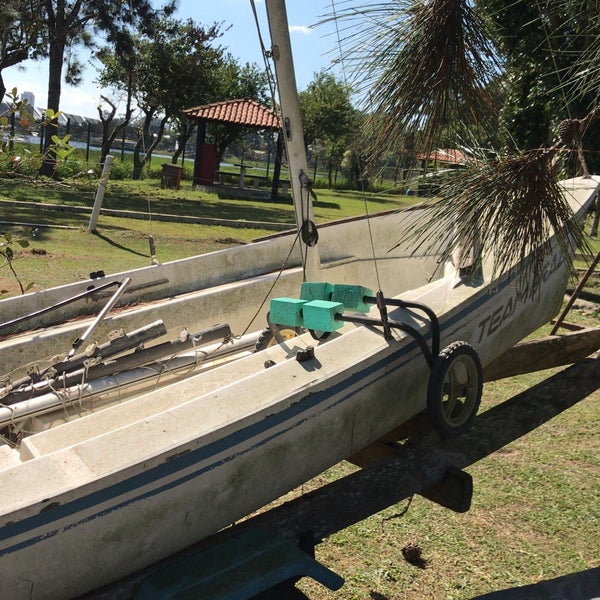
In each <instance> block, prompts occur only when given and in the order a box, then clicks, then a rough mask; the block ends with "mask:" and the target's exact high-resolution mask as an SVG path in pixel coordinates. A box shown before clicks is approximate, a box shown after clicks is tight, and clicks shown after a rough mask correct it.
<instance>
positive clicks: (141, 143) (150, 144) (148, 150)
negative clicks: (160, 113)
mask: <svg viewBox="0 0 600 600" xmlns="http://www.w3.org/2000/svg"><path fill="white" fill-rule="evenodd" d="M156 111H157V109H156V108H151V109H148V110H147V111H144V112H145V114H146V117H145V118H144V129H143V131H142V133H141V135H140V137H139V138H138V141H137V143H136V145H135V149H134V151H133V175H132V177H133V179H140V178H141V177H142V170H143V169H144V167H145V165H146V163H148V162H149V161H150V159H151V158H152V152H153V151H154V148H156V146H157V145H158V143H159V142H160V140H161V139H162V136H163V133H164V131H165V125H166V123H167V120H168V117H166V116H165V117H163V119H162V120H161V122H160V125H159V128H158V132H157V134H156V137H155V138H154V139H152V136H151V135H150V126H151V125H152V121H153V117H154V115H155V114H156Z"/></svg>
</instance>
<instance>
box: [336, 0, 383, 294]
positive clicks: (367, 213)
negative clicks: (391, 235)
mask: <svg viewBox="0 0 600 600" xmlns="http://www.w3.org/2000/svg"><path fill="white" fill-rule="evenodd" d="M331 12H332V15H333V22H334V23H335V34H336V39H337V45H338V50H339V53H340V64H341V65H342V77H343V79H344V85H345V86H346V89H349V88H348V77H347V75H346V64H345V61H344V54H343V52H342V40H341V37H340V29H339V27H338V19H337V11H336V6H335V0H331ZM355 155H356V161H357V163H358V172H359V176H360V179H359V182H360V191H361V195H362V197H363V204H364V207H365V214H366V217H367V229H368V232H369V243H370V246H371V253H372V257H373V266H374V268H375V278H376V280H377V288H378V289H379V290H381V279H380V276H379V265H378V261H377V255H376V253H375V240H374V237H373V229H372V227H371V215H370V213H369V204H368V200H367V194H366V191H365V187H364V180H363V178H362V176H361V175H362V173H363V164H362V157H361V155H360V152H355Z"/></svg>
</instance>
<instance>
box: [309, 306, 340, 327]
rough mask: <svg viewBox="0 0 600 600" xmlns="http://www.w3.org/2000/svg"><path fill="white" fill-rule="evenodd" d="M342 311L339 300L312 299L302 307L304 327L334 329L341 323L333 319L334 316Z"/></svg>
mask: <svg viewBox="0 0 600 600" xmlns="http://www.w3.org/2000/svg"><path fill="white" fill-rule="evenodd" d="M343 312H344V305H343V304H342V303H341V302H328V301H327V300H312V301H311V302H307V303H306V304H305V305H304V306H303V307H302V315H303V317H304V327H306V329H312V330H313V331H335V330H336V329H339V328H340V327H342V325H343V323H342V322H341V321H336V320H335V316H336V315H340V314H342V313H343Z"/></svg>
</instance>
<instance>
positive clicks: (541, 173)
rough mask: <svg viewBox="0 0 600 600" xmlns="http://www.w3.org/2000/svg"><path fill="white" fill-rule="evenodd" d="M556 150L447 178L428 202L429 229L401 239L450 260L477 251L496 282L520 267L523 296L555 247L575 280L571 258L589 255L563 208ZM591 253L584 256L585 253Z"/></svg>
mask: <svg viewBox="0 0 600 600" xmlns="http://www.w3.org/2000/svg"><path fill="white" fill-rule="evenodd" d="M556 152H557V151H556V149H553V150H532V151H529V152H524V153H521V154H517V155H514V156H507V157H501V158H498V159H494V160H488V161H479V160H477V161H475V160H473V161H470V162H469V163H468V164H467V165H466V167H465V168H464V169H460V170H456V171H454V172H452V173H451V174H449V176H448V177H447V180H446V182H445V183H444V184H443V186H442V189H441V191H440V196H441V197H440V198H438V199H434V200H432V201H430V202H428V203H425V207H427V208H429V209H431V212H430V215H429V218H428V219H427V220H426V223H425V224H423V225H421V226H419V227H418V228H416V229H414V228H413V229H407V230H404V231H403V232H401V237H402V238H403V241H406V240H410V241H413V243H415V244H416V248H417V249H420V250H424V251H425V252H435V251H439V248H440V247H442V248H443V258H444V259H449V258H450V257H451V256H452V255H453V254H454V253H456V252H458V251H459V250H460V248H462V247H467V248H478V249H479V252H480V258H481V256H487V255H491V256H493V257H494V265H493V276H494V277H496V276H498V275H499V274H501V273H503V272H506V271H508V270H509V269H510V268H511V267H513V266H514V265H515V264H517V263H518V262H522V263H523V266H524V268H523V270H522V271H521V272H520V274H519V277H518V279H517V287H518V289H519V290H520V291H521V292H522V293H528V292H532V291H533V290H535V289H537V288H538V287H539V284H540V283H541V282H542V280H543V278H544V277H545V275H546V270H547V261H548V259H549V257H550V256H551V254H552V253H553V252H554V248H553V247H551V245H550V244H549V243H548V242H549V240H550V238H551V237H552V235H553V234H556V238H557V244H558V251H559V253H560V256H561V259H562V260H563V262H564V264H565V265H567V266H568V268H569V269H570V270H571V273H572V261H573V256H574V254H575V251H576V250H577V249H578V248H579V249H581V248H583V249H584V251H585V250H586V248H587V246H586V245H585V241H584V237H583V232H582V226H581V225H582V224H581V222H579V221H578V220H577V218H576V217H575V215H574V213H573V211H572V210H571V208H570V207H569V204H568V202H567V201H566V199H565V197H564V194H563V190H562V189H561V186H560V184H559V183H558V181H557V179H556V175H555V172H554V158H555V156H556ZM587 251H589V249H587Z"/></svg>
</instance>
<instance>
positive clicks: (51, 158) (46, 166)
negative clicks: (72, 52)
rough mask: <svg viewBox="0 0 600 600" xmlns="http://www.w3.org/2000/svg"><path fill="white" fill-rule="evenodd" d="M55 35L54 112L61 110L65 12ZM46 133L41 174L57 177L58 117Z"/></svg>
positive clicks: (50, 78)
mask: <svg viewBox="0 0 600 600" xmlns="http://www.w3.org/2000/svg"><path fill="white" fill-rule="evenodd" d="M55 19H56V25H55V30H54V36H53V37H52V39H51V40H50V52H49V57H48V58H49V60H48V102H47V105H46V109H47V110H52V111H54V113H57V112H58V111H59V105H60V94H61V86H62V69H63V63H64V59H65V46H66V40H67V30H66V27H65V22H64V13H62V12H59V13H57V15H56V17H55ZM44 127H45V133H44V152H43V153H44V159H43V161H42V165H41V166H40V171H39V173H40V175H45V176H46V177H56V167H57V164H56V153H55V152H54V149H53V143H54V142H53V140H52V137H53V136H55V135H57V134H58V119H57V118H56V117H54V118H51V119H49V120H48V121H47V122H46V124H45V126H44Z"/></svg>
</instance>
